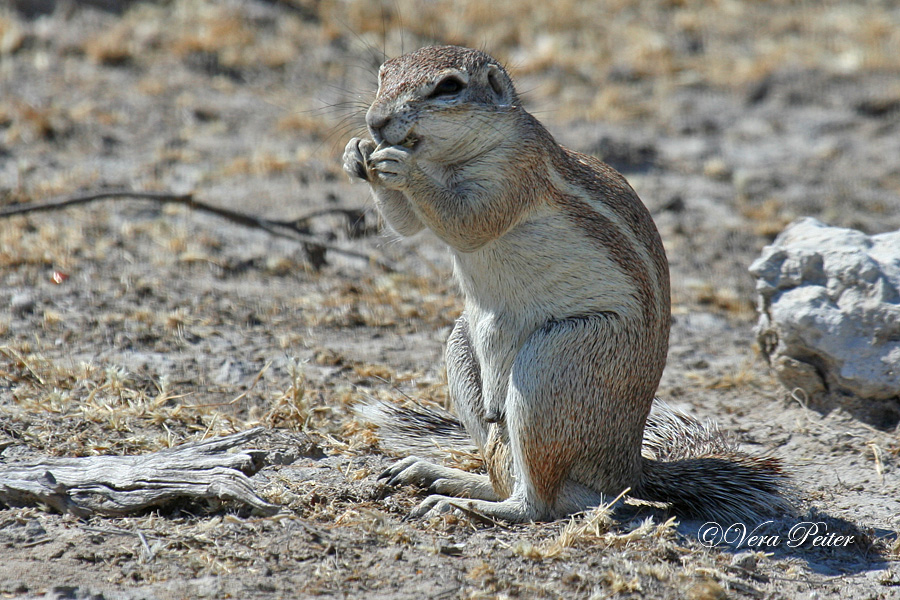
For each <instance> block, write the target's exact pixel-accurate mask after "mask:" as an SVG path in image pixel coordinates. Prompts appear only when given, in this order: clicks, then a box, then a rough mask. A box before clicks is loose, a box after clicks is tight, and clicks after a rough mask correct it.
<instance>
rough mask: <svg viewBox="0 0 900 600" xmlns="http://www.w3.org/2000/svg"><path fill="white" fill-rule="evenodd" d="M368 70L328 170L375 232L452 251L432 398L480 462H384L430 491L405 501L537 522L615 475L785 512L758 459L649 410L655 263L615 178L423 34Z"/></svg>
mask: <svg viewBox="0 0 900 600" xmlns="http://www.w3.org/2000/svg"><path fill="white" fill-rule="evenodd" d="M378 83H379V86H378V92H377V95H376V97H375V100H374V102H373V103H372V105H371V107H370V108H369V110H368V112H367V114H366V124H367V125H368V129H369V133H370V134H371V136H372V139H360V138H354V139H352V140H351V141H350V142H349V144H348V145H347V147H346V150H345V153H344V169H345V170H346V171H347V172H348V173H349V174H350V175H351V176H352V177H355V178H358V179H362V180H365V181H367V182H368V183H369V185H370V186H371V188H372V191H373V192H374V197H375V203H376V205H377V207H378V210H379V211H380V212H381V214H382V216H383V217H384V220H385V221H386V222H387V224H388V225H389V226H390V227H391V228H392V229H393V230H394V231H396V232H397V233H398V234H400V235H403V236H409V235H412V234H414V233H416V232H418V231H420V230H422V229H424V228H426V227H427V228H428V229H430V230H431V231H432V232H434V233H435V234H436V235H437V236H438V237H439V238H440V239H441V240H443V241H444V242H446V244H447V245H448V246H449V247H450V249H451V251H452V255H453V262H454V272H455V276H456V279H457V280H458V283H459V286H460V287H461V289H462V292H463V295H464V297H465V310H464V312H463V314H462V316H461V317H460V318H459V320H458V321H457V322H456V326H455V327H454V329H453V332H452V333H451V335H450V338H449V340H448V342H447V348H446V362H447V375H448V379H449V386H450V395H451V398H452V401H453V405H454V408H455V412H456V415H457V417H458V419H459V421H460V422H461V423H462V425H463V426H464V427H465V429H466V431H467V432H468V434H469V436H471V438H472V440H473V441H474V442H475V444H476V445H477V446H478V448H479V449H480V451H481V454H482V457H483V459H484V464H485V467H486V470H487V473H488V475H487V476H485V475H479V474H474V473H467V472H463V471H459V470H456V469H451V468H448V467H443V466H440V465H436V464H432V463H430V462H426V461H424V460H422V459H420V458H416V457H409V458H406V459H405V460H402V461H400V462H399V463H397V464H396V465H394V466H393V467H392V468H391V469H389V470H388V471H387V472H386V474H385V475H386V476H387V477H389V478H390V482H391V483H393V484H399V483H414V484H417V485H421V486H424V487H427V488H429V489H430V490H431V491H433V492H437V493H438V494H443V495H433V496H429V497H428V498H427V499H425V501H424V502H422V504H421V505H420V506H419V507H418V508H417V509H416V513H415V514H419V515H421V514H425V513H427V512H429V511H432V512H443V511H446V510H450V509H452V508H454V507H463V508H468V509H471V510H474V511H477V512H479V513H482V514H484V515H487V516H489V517H492V518H499V519H505V520H509V521H519V522H520V521H530V520H545V519H553V518H557V517H560V516H563V515H567V514H571V513H573V512H578V511H582V510H585V509H587V508H589V507H592V506H596V505H597V504H599V503H601V502H603V501H604V500H606V501H608V500H610V499H612V498H613V497H615V496H617V495H618V494H620V493H621V492H622V491H623V490H625V489H628V488H630V490H631V492H630V494H631V495H632V496H634V497H637V498H643V499H647V500H654V501H663V502H668V503H670V504H672V505H673V506H674V508H675V509H676V510H677V511H680V512H682V513H687V514H689V515H692V516H707V517H717V518H723V519H746V518H756V517H759V516H761V515H763V514H767V513H772V512H779V511H787V510H788V509H789V503H788V501H787V500H786V499H785V495H784V493H783V490H784V485H785V480H786V478H785V475H784V474H783V473H782V471H781V469H780V468H779V464H778V462H777V461H776V460H775V459H772V458H763V457H753V456H749V455H747V454H743V453H741V452H739V451H737V450H736V449H735V448H734V447H733V445H732V444H731V443H729V442H728V441H726V440H725V438H724V437H723V436H722V435H721V434H719V432H718V431H717V430H716V429H715V428H714V427H711V426H708V425H705V424H702V423H700V422H698V421H696V420H695V419H692V418H691V417H688V416H686V415H684V414H683V413H680V412H677V411H673V410H671V409H669V408H668V407H666V406H665V405H663V404H661V403H658V402H657V403H656V404H655V405H654V394H655V392H656V388H657V386H658V384H659V380H660V377H661V376H662V371H663V367H664V365H665V362H666V353H667V349H668V338H669V322H670V305H669V271H668V262H667V260H666V255H665V251H664V250H663V245H662V241H661V239H660V236H659V233H658V232H657V230H656V227H655V225H654V223H653V221H652V219H651V217H650V214H649V212H648V211H647V209H646V208H645V207H644V205H643V204H642V203H641V201H640V199H639V198H638V197H637V195H636V194H635V192H634V191H633V190H632V189H631V187H630V186H629V185H628V183H627V182H626V181H625V179H624V178H623V177H622V176H621V175H619V174H618V173H617V172H616V171H614V170H613V169H612V168H610V167H609V166H607V165H605V164H604V163H602V162H601V161H599V160H597V159H596V158H593V157H591V156H586V155H584V154H580V153H578V152H574V151H572V150H569V149H567V148H564V147H562V146H560V145H559V144H558V143H556V141H555V140H554V139H553V137H552V136H551V135H550V134H549V133H548V132H547V130H546V129H545V128H544V127H543V126H542V125H541V124H540V123H539V122H538V121H537V120H536V119H535V118H534V117H533V116H532V115H530V114H529V113H528V112H526V111H525V110H524V109H523V108H522V107H521V105H520V103H519V99H518V95H517V93H516V90H515V88H514V86H513V83H512V81H511V79H510V77H509V75H508V74H507V72H506V70H505V69H504V68H503V66H501V65H500V64H499V63H498V62H497V61H495V60H494V59H493V58H491V57H490V56H488V55H487V54H485V53H483V52H480V51H478V50H470V49H466V48H460V47H455V46H435V47H427V48H422V49H420V50H417V51H415V52H412V53H410V54H405V55H403V56H400V57H398V58H394V59H391V60H388V61H387V62H385V63H384V65H382V67H381V69H380V70H379V73H378ZM651 407H652V408H653V411H652V412H651ZM367 414H368V415H369V416H370V417H371V418H372V419H373V420H374V421H377V422H379V424H380V425H381V426H382V427H383V429H384V430H385V432H386V433H385V437H391V436H392V433H391V432H393V440H394V443H395V444H398V445H401V446H404V447H409V446H411V445H413V444H410V443H409V442H410V441H415V440H416V439H418V440H419V441H420V442H421V441H422V440H424V439H431V438H435V437H440V436H441V432H442V431H443V432H444V433H448V429H447V427H449V429H451V430H452V428H453V423H454V421H452V420H449V419H447V418H445V417H443V416H442V415H439V414H436V413H435V412H434V411H429V410H425V409H415V410H414V411H408V410H406V409H392V408H389V407H387V406H385V405H382V406H375V407H370V409H369V410H368V412H367ZM444 425H447V427H444ZM425 446H427V444H423V443H419V444H418V447H419V448H420V449H421V448H423V447H425ZM450 496H455V498H453V497H450Z"/></svg>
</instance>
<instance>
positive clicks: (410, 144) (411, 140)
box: [397, 135, 421, 150]
mask: <svg viewBox="0 0 900 600" xmlns="http://www.w3.org/2000/svg"><path fill="white" fill-rule="evenodd" d="M420 141H421V140H420V139H419V138H417V137H416V136H414V135H410V136H407V137H406V138H405V139H404V140H403V141H401V142H400V143H399V144H397V145H398V146H403V147H404V148H409V149H410V150H414V149H415V148H416V147H417V146H418V145H419V142H420Z"/></svg>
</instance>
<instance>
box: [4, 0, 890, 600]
mask: <svg viewBox="0 0 900 600" xmlns="http://www.w3.org/2000/svg"><path fill="white" fill-rule="evenodd" d="M55 4H58V6H56V8H55V10H51V9H53V8H54V5H55ZM701 4H702V5H693V4H691V3H689V2H685V3H683V2H660V3H642V4H640V5H638V4H632V3H628V2H618V3H617V2H610V3H607V4H604V5H602V6H596V5H593V4H590V3H574V2H564V3H562V4H561V5H560V6H559V7H558V8H557V10H556V11H555V12H554V11H550V12H548V11H547V9H546V8H545V7H543V6H542V5H541V4H540V3H537V2H535V3H528V2H526V3H524V4H519V5H516V6H513V5H511V4H509V5H508V4H507V3H502V2H501V3H497V5H496V6H495V7H494V9H492V10H494V11H495V12H496V14H493V15H491V14H488V15H486V14H485V13H484V12H483V9H480V8H479V7H478V5H477V4H472V3H459V4H458V5H457V6H452V5H449V4H445V3H441V2H436V3H396V2H394V3H385V4H384V5H380V6H379V5H376V4H375V3H372V6H371V7H370V6H368V5H363V4H356V3H342V2H327V1H324V0H323V1H321V2H312V1H309V2H306V1H304V0H296V1H289V2H264V1H261V0H260V1H246V2H237V1H227V2H219V3H211V2H189V1H187V0H173V1H172V2H153V3H134V4H131V3H125V2H117V1H115V0H109V1H96V2H89V3H88V2H85V3H77V2H59V3H54V2H50V1H47V2H38V1H26V0H18V1H16V2H12V3H11V4H9V5H4V6H3V7H2V8H0V208H2V207H7V206H13V205H17V204H27V203H40V202H44V201H47V200H49V199H52V198H56V197H60V196H66V195H72V194H79V193H88V192H91V191H95V190H100V189H106V188H128V189H140V190H156V191H169V192H173V193H186V192H192V193H193V194H194V195H195V197H196V198H197V199H200V200H202V201H204V202H207V203H210V204H214V205H217V206H222V207H228V208H231V209H234V210H241V211H244V212H247V213H252V214H254V215H257V216H260V217H266V218H270V219H280V220H288V221H290V220H295V219H300V221H298V223H297V224H298V226H299V227H300V228H301V229H302V230H303V231H305V232H306V233H308V234H309V235H312V236H316V237H317V238H318V239H320V240H323V241H326V242H328V243H330V244H333V245H335V246H338V247H340V248H344V249H348V250H352V251H355V252H356V253H362V254H363V255H365V256H369V257H373V259H374V257H377V258H378V259H379V260H381V261H384V262H386V263H389V264H390V265H392V266H393V267H394V271H393V272H388V271H385V270H383V269H380V268H379V267H378V266H376V265H375V264H374V263H373V262H372V260H368V259H365V258H363V259H360V258H356V257H353V256H349V255H344V254H341V253H340V252H337V251H326V252H325V253H324V256H323V255H322V252H321V251H319V250H317V249H316V248H314V247H310V246H308V245H307V246H304V244H302V243H298V242H296V241H293V240H287V239H280V238H276V237H273V236H272V235H270V234H269V233H266V232H264V231H260V230H256V229H252V228H247V227H244V226H240V225H236V224H234V223H231V222H228V221H226V220H224V219H221V218H218V217H215V216H211V215H208V214H204V213H200V212H197V211H193V210H190V209H188V208H186V207H183V206H177V205H163V204H160V203H157V202H152V201H139V200H121V199H119V200H105V201H102V202H96V203H92V204H89V205H85V206H80V207H74V208H69V209H65V210H60V211H52V212H45V213H35V214H32V215H28V216H19V217H13V218H5V219H3V220H0V467H2V464H3V463H5V462H9V461H15V460H22V459H33V458H37V457H40V456H47V455H52V456H84V455H92V454H135V453H144V452H149V451H153V450H157V449H160V448H164V447H168V446H171V445H173V444H176V443H180V442H182V441H186V440H193V439H200V438H202V437H204V436H209V435H217V434H220V433H227V432H231V431H235V430H242V429H245V428H248V427H251V426H254V425H260V424H262V425H264V426H266V427H267V428H268V429H269V432H268V433H267V435H266V436H265V437H264V438H263V439H261V440H260V443H259V447H261V448H263V449H269V450H272V452H273V453H272V456H278V457H282V458H279V459H272V460H271V463H272V464H270V465H269V466H267V467H266V468H264V469H263V470H262V471H261V472H260V473H258V474H257V475H255V476H254V478H253V481H254V485H255V486H256V489H257V491H258V493H259V494H260V495H261V496H262V497H264V498H266V499H268V500H269V501H271V502H276V503H279V504H282V505H283V506H284V511H283V512H282V513H281V514H279V515H278V516H276V517H263V516H261V515H256V514H252V513H250V512H249V511H248V510H247V509H245V508H242V507H239V506H236V505H232V504H229V503H225V504H217V503H207V502H203V503H201V502H182V503H178V504H175V505H169V506H166V507H163V508H161V509H159V510H154V511H152V512H149V513H145V514H139V515H135V516H133V517H128V518H117V519H109V518H91V519H86V520H80V519H77V518H74V517H72V516H66V515H59V514H56V513H53V512H52V511H50V510H47V509H42V508H40V507H25V508H0V545H2V550H0V594H2V595H4V597H16V598H18V597H45V598H108V599H113V598H135V599H137V598H160V599H168V598H201V597H209V598H225V597H231V598H267V599H268V598H297V597H311V596H324V597H348V598H355V597H360V596H363V595H365V596H366V597H369V598H423V597H434V598H457V597H459V598H491V597H523V598H531V597H542V598H543V597H546V598H589V597H596V598H605V597H620V596H621V597H633V598H697V599H706V598H710V599H712V598H809V599H813V598H859V599H863V598H865V599H876V598H884V599H888V598H898V597H900V563H898V558H900V546H898V543H897V538H896V532H897V531H898V529H900V501H898V498H900V477H898V456H900V440H898V437H897V430H896V427H893V428H881V429H879V428H876V427H874V426H873V425H871V424H867V423H863V422H860V421H858V420H855V419H854V418H852V417H851V416H850V415H849V414H847V413H846V412H845V411H843V410H841V409H840V408H832V409H823V408H819V409H818V410H813V409H811V408H809V407H807V406H804V403H803V399H802V398H792V397H791V396H790V395H789V394H788V393H787V392H785V390H783V389H781V388H780V387H779V386H778V385H777V383H776V382H775V381H774V380H773V378H772V376H771V374H770V373H769V372H768V369H767V367H766V365H765V364H764V363H763V361H762V360H761V359H760V358H759V357H758V355H757V351H756V349H755V347H754V334H753V327H754V324H755V321H756V316H755V313H754V304H755V299H754V292H753V281H752V279H751V278H750V276H749V275H748V273H747V266H748V265H749V264H750V263H751V262H752V260H753V259H754V258H755V257H756V256H757V255H758V254H759V252H760V250H761V249H762V247H763V246H764V245H765V244H766V243H767V242H769V241H771V240H772V239H773V238H774V236H775V235H776V234H777V233H778V232H779V231H780V230H781V229H783V227H784V226H785V225H786V224H788V223H790V222H791V221H792V220H793V219H795V218H797V217H800V216H804V215H810V216H815V217H817V218H819V219H821V220H823V221H826V222H827V223H829V224H832V225H840V226H848V227H855V228H858V229H861V230H863V231H866V232H868V233H877V232H882V231H889V230H894V229H897V228H900V162H898V157H900V60H898V59H897V57H898V56H900V33H898V32H900V12H898V10H897V9H896V8H875V7H871V6H869V5H868V4H865V3H860V4H858V5H857V4H850V3H835V4H828V3H826V4H824V5H822V6H821V7H810V6H809V5H803V6H800V5H791V6H789V7H788V6H782V5H781V4H778V3H775V4H772V5H769V4H767V3H742V2H732V3H721V5H720V6H718V8H717V9H712V8H709V7H707V6H706V3H701ZM373 7H374V8H373ZM592 10H593V11H595V12H596V11H600V13H597V14H603V15H604V18H603V19H599V18H596V15H594V16H592V17H591V19H592V20H591V19H588V20H587V21H586V19H587V17H589V16H590V15H587V16H586V13H590V11H592ZM373 11H374V12H373ZM448 23H450V25H448ZM434 41H440V42H454V43H463V44H467V45H472V46H478V47H484V48H485V49H487V50H488V51H490V52H492V53H495V54H496V55H497V56H499V57H501V58H502V59H503V60H505V61H506V62H507V63H508V64H509V65H510V69H511V70H512V72H513V74H514V75H515V76H516V77H517V82H518V86H519V88H520V89H521V90H523V91H524V92H525V99H526V106H527V108H529V110H531V111H533V112H534V113H535V114H536V115H537V116H538V117H539V118H540V119H541V120H542V121H544V122H545V123H546V124H547V125H548V127H549V128H550V130H551V131H552V132H553V134H554V135H556V136H557V138H558V139H559V141H560V142H561V143H563V144H566V145H568V146H571V147H573V148H575V149H578V150H581V151H585V152H590V153H593V154H596V155H597V156H600V157H601V158H603V159H604V160H606V161H607V162H609V163H610V164H612V165H613V166H614V167H616V168H617V169H619V170H621V171H622V172H623V173H624V174H625V175H626V177H627V178H628V179H629V181H630V182H631V183H632V185H633V186H634V187H635V189H636V190H637V191H638V193H639V195H640V196H641V197H642V198H643V200H644V202H645V203H646V204H647V206H648V208H649V209H650V210H651V212H652V213H653V216H654V219H655V220H656V222H657V225H658V227H659V229H660V232H661V234H662V236H663V240H664V243H665V245H666V248H667V252H668V256H669V261H670V264H671V269H672V278H673V304H674V307H673V312H674V322H673V330H672V336H671V350H670V354H669V363H668V367H667V370H666V373H665V375H664V378H663V382H662V385H661V389H660V395H661V397H663V398H665V399H666V400H667V401H669V402H670V403H672V404H675V405H677V406H679V407H682V408H684V409H686V410H688V411H690V412H692V413H694V414H696V415H698V416H701V417H704V418H706V417H709V418H712V419H714V420H716V421H717V422H718V423H719V424H720V425H721V427H722V428H723V429H726V430H728V431H730V432H733V433H734V434H735V435H736V436H737V437H738V439H739V440H740V441H741V442H742V443H743V444H744V445H745V446H746V447H747V448H748V449H751V450H755V451H760V452H769V453H771V454H773V455H775V456H778V457H779V458H781V459H782V460H783V461H784V463H785V464H786V465H788V468H789V470H790V472H791V473H792V474H793V475H794V477H795V480H796V484H797V489H798V491H799V493H800V496H801V498H802V499H801V501H800V503H799V509H800V510H799V513H798V515H795V516H790V517H787V516H786V517H784V518H782V519H776V520H774V521H773V522H772V523H769V524H768V525H766V526H765V527H764V528H763V529H762V530H760V531H765V532H766V534H767V535H769V536H778V538H777V539H776V540H775V541H776V542H778V543H776V544H774V545H771V546H765V547H755V546H752V545H750V544H748V543H745V544H743V545H742V546H740V547H732V548H728V547H725V546H719V547H716V548H709V547H707V546H706V545H705V544H704V540H705V539H707V538H706V537H704V535H703V533H702V531H703V530H702V528H701V526H702V525H703V524H702V523H696V522H691V521H684V520H681V521H679V522H677V523H672V522H668V523H667V521H666V519H667V515H665V514H664V513H662V512H646V511H645V512H638V513H637V514H636V515H635V514H631V513H627V514H623V515H617V517H616V519H615V520H613V521H608V520H606V519H604V518H603V516H602V515H590V516H588V517H579V518H577V519H574V520H573V521H571V522H568V521H563V522H556V523H545V524H532V525H517V526H504V525H502V524H494V525H492V524H485V523H481V522H476V521H473V520H471V519H469V518H467V517H453V516H450V517H447V518H445V519H436V520H434V521H431V522H423V521H415V520H406V519H405V518H404V517H405V516H406V515H407V514H408V512H409V510H410V509H411V508H412V507H413V506H414V505H415V503H416V502H418V501H419V500H420V499H421V497H422V494H421V493H420V492H418V491H417V490H414V489H401V490H392V489H389V488H386V487H385V486H384V485H382V484H381V483H379V482H377V481H376V480H375V476H376V475H377V474H378V473H379V472H380V471H381V470H382V469H383V468H384V467H385V466H387V465H388V464H389V463H390V461H391V460H392V459H391V458H389V457H385V456H383V455H382V454H381V453H380V452H379V451H378V448H377V441H376V439H375V438H374V436H373V435H372V434H371V432H368V431H366V430H365V429H364V428H362V427H361V426H360V425H359V424H358V423H356V422H355V421H354V419H353V418H352V417H351V413H350V407H351V406H352V405H353V404H355V403H357V402H360V401H364V400H365V399H366V398H371V397H380V398H386V399H401V398H402V397H404V396H410V397H416V398H420V399H424V400H433V401H436V402H439V403H446V401H447V398H446V390H445V387H444V385H445V378H444V374H443V366H442V359H441V353H442V346H443V341H444V339H445V338H446V336H447V334H448V333H449V328H450V326H451V324H452V322H453V319H454V318H455V317H456V316H458V314H459V310H460V302H459V298H458V295H457V292H456V290H455V288H454V286H453V284H452V282H451V281H450V269H449V261H448V259H447V256H446V254H445V252H444V250H443V249H442V248H441V246H440V244H439V243H438V242H437V241H436V240H435V239H433V238H432V237H429V236H428V235H420V236H417V237H415V238H412V239H403V240H398V239H394V238H392V237H389V236H385V235H383V234H381V233H378V219H377V215H376V214H374V212H373V207H372V205H371V201H370V200H369V199H368V196H367V191H366V189H365V187H364V186H360V185H352V184H350V183H348V182H347V179H346V177H344V176H343V174H342V173H341V171H340V164H339V156H340V152H341V151H342V148H343V145H344V143H345V142H346V140H347V139H349V137H351V136H352V135H357V134H358V133H359V132H361V124H362V120H361V117H362V114H363V112H364V108H365V106H366V103H367V102H368V100H369V99H370V98H371V97H372V93H373V91H374V72H375V69H376V68H377V65H378V64H379V62H380V61H381V58H382V52H385V53H387V54H389V55H394V54H397V53H399V52H400V51H401V47H403V48H406V49H410V48H412V47H416V46H418V45H422V44H424V43H429V42H434ZM323 209H325V214H319V215H318V216H312V217H308V218H305V216H308V215H310V214H312V212H313V211H321V210H323ZM337 209H352V210H351V211H350V212H349V213H346V212H341V211H340V210H337ZM348 214H349V217H348V216H347V215H348ZM285 456H287V457H289V458H284V457H285ZM291 460H293V462H291ZM458 460H459V459H458ZM279 463H290V464H279ZM648 516H652V517H653V521H651V522H644V521H643V519H644V518H645V517H648ZM804 522H813V523H819V524H820V527H822V528H823V529H822V531H823V532H824V531H825V530H827V531H828V533H834V534H836V535H844V536H853V538H854V541H853V542H852V543H850V544H848V545H847V546H842V545H835V544H834V543H832V544H831V545H827V544H826V545H818V546H816V545H814V544H813V543H812V541H811V539H809V540H806V541H803V542H802V543H799V544H796V545H795V546H796V547H791V544H790V543H789V538H788V536H789V532H790V531H791V530H792V528H794V527H797V526H801V525H800V524H802V523H804ZM728 525H730V524H724V526H726V527H727V526H728ZM801 527H802V526H801ZM795 531H797V530H795ZM769 539H770V540H772V539H773V538H771V537H770V538H769Z"/></svg>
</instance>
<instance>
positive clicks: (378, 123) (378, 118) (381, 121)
mask: <svg viewBox="0 0 900 600" xmlns="http://www.w3.org/2000/svg"><path fill="white" fill-rule="evenodd" d="M390 122H391V117H390V116H389V115H384V114H379V113H376V112H372V111H371V110H370V111H369V112H367V113H366V126H368V128H369V131H370V132H371V133H372V137H374V138H375V142H376V143H381V141H382V139H384V138H383V136H382V135H381V130H382V129H384V128H385V127H387V124H388V123H390Z"/></svg>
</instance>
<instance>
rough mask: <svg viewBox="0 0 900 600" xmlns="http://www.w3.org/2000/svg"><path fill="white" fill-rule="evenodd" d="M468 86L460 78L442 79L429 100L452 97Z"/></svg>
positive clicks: (429, 95)
mask: <svg viewBox="0 0 900 600" xmlns="http://www.w3.org/2000/svg"><path fill="white" fill-rule="evenodd" d="M465 86H466V85H465V84H464V83H463V82H462V81H460V80H459V78H458V77H444V78H443V79H441V80H440V81H439V82H438V84H437V85H436V86H434V89H433V90H432V91H431V93H430V94H428V97H429V98H437V97H438V96H452V95H453V94H456V93H457V92H459V91H460V90H462V89H463V88H464V87H465Z"/></svg>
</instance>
